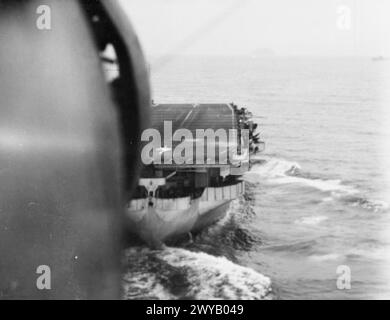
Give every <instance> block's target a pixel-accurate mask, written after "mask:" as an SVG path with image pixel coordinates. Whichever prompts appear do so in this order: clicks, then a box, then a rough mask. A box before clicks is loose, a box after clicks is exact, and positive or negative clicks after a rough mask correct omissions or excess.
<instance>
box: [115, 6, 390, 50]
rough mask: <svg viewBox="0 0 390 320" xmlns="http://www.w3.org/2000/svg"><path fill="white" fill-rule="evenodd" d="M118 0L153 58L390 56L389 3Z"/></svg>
mask: <svg viewBox="0 0 390 320" xmlns="http://www.w3.org/2000/svg"><path fill="white" fill-rule="evenodd" d="M120 1H121V2H122V5H123V7H124V9H125V11H126V12H127V13H128V14H129V16H130V17H131V20H132V23H133V25H134V27H135V29H136V31H137V32H138V35H139V38H140V40H141V43H142V45H143V47H144V49H145V51H146V54H147V56H149V57H156V56H157V57H158V56H164V55H167V54H202V55H220V54H223V55H243V54H244V55H251V54H254V53H255V52H256V51H258V50H259V49H262V48H269V49H272V50H274V51H275V52H276V53H277V54H279V55H297V54H298V55H301V54H303V55H322V56H328V55H366V56H375V55H390V41H389V40H390V1H389V0H344V1H343V0H120ZM349 12H350V14H349ZM260 51H261V50H260Z"/></svg>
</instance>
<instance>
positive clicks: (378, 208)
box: [245, 158, 389, 212]
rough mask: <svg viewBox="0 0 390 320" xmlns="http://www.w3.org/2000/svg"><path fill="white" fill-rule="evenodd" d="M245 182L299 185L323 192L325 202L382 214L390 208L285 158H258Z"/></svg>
mask: <svg viewBox="0 0 390 320" xmlns="http://www.w3.org/2000/svg"><path fill="white" fill-rule="evenodd" d="M245 179H246V180H247V181H248V182H251V183H257V182H259V181H263V182H267V183H271V184H275V185H277V184H280V185H299V186H302V187H306V188H312V189H314V190H318V191H320V192H322V193H324V195H325V196H324V197H323V198H322V201H323V202H331V201H335V200H337V201H341V202H344V203H345V204H347V205H350V206H352V207H360V208H362V209H365V210H368V211H373V212H383V211H386V210H387V209H388V208H389V204H388V203H386V202H385V201H382V200H378V199H370V198H368V197H366V196H365V195H364V192H362V191H361V190H359V188H358V187H356V186H353V185H350V184H348V183H345V182H344V181H342V180H340V179H324V178H323V177H318V176H315V175H313V174H310V173H307V172H305V171H303V169H302V168H301V166H300V164H299V163H297V162H293V161H288V160H285V159H280V158H261V159H260V158H257V159H256V158H255V159H254V160H253V167H252V169H251V171H249V172H248V173H247V174H246V175H245ZM259 179H260V180H259Z"/></svg>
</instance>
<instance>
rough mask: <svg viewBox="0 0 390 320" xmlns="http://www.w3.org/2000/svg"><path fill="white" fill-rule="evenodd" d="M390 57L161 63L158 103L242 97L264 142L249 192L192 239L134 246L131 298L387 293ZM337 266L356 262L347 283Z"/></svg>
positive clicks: (156, 68)
mask: <svg viewBox="0 0 390 320" xmlns="http://www.w3.org/2000/svg"><path fill="white" fill-rule="evenodd" d="M386 64H387V65H386ZM388 64H390V62H387V61H378V62H374V61H372V60H370V59H364V58H355V59H347V58H329V59H325V58H298V57H297V58H277V57H276V58H263V59H253V58H241V57H236V58H228V57H196V58H193V57H185V58H184V57H181V58H179V57H176V58H175V57H172V58H171V59H168V60H166V61H163V62H161V63H158V62H156V63H155V64H153V63H152V65H151V78H152V87H153V96H154V101H155V102H156V103H169V102H185V103H200V102H235V103H237V104H238V105H239V106H245V107H247V108H249V109H250V111H252V112H253V114H254V120H255V121H256V122H257V123H259V125H260V132H261V135H262V138H263V139H264V140H265V142H266V150H265V152H263V153H260V154H258V155H256V156H255V157H254V158H253V159H252V160H253V166H252V168H251V171H250V172H249V173H247V174H246V175H245V177H244V178H245V180H246V181H247V191H246V194H245V196H244V197H243V198H242V199H239V200H236V201H234V202H233V203H232V205H231V208H230V210H229V212H228V214H227V216H226V217H225V218H224V219H223V220H221V221H219V222H218V223H217V224H216V225H213V226H211V227H210V228H208V229H206V230H204V231H203V232H202V233H201V234H199V235H197V236H196V237H195V238H194V240H193V242H190V241H183V242H181V243H178V244H177V246H175V247H167V248H166V249H164V250H160V251H153V250H150V249H148V248H146V247H143V246H140V245H137V246H134V247H129V248H128V249H127V250H126V252H125V258H124V259H125V267H126V271H125V274H124V277H123V278H124V282H123V283H124V295H125V298H129V299H145V298H153V299H365V298H367V299H375V298H390V282H389V275H388V271H387V269H388V268H389V265H390V264H389V261H390V259H389V255H390V241H389V239H390V237H387V234H389V233H390V217H389V213H390V212H389V210H390V208H389V202H390V199H389V197H388V195H389V187H388V183H387V178H388V172H389V171H390V170H389V168H388V167H387V166H386V163H387V161H388V159H389V158H390V155H389V154H388V152H386V151H387V150H386V148H385V145H386V144H385V141H386V138H388V137H389V136H388V131H387V129H388V128H386V121H385V119H386V118H387V114H386V110H387V109H389V105H388V102H389V99H388V97H389V95H388V89H389V88H388V86H389V85H390V77H389V72H387V71H388V69H390V68H389V65H388ZM339 266H347V267H348V268H349V269H350V271H351V288H350V289H349V290H341V289H340V288H338V287H337V277H338V276H339V274H337V270H338V267H339Z"/></svg>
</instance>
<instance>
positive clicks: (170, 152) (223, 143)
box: [141, 121, 249, 165]
mask: <svg viewBox="0 0 390 320" xmlns="http://www.w3.org/2000/svg"><path fill="white" fill-rule="evenodd" d="M194 133H195V134H193V132H192V131H190V130H189V129H185V128H180V129H177V130H176V131H175V132H172V122H171V121H164V127H163V132H162V133H161V132H160V131H159V130H157V129H153V128H150V129H146V130H144V132H143V133H142V136H141V141H143V142H148V143H147V144H146V145H144V146H143V148H142V152H141V159H142V162H143V164H145V165H149V164H152V163H153V164H168V165H169V164H175V165H183V164H187V165H204V164H207V165H226V164H239V163H242V162H248V161H249V130H247V129H241V130H238V129H228V130H227V129H218V130H213V129H196V130H195V132H194Z"/></svg>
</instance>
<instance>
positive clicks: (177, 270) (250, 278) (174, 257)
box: [123, 247, 273, 300]
mask: <svg viewBox="0 0 390 320" xmlns="http://www.w3.org/2000/svg"><path fill="white" fill-rule="evenodd" d="M124 259H125V261H124V263H125V266H126V269H127V270H126V272H125V274H124V276H123V289H124V299H251V300H255V299H272V298H273V293H272V287H271V280H270V279H269V278H268V277H266V276H264V275H262V274H260V273H258V272H256V271H254V270H252V269H250V268H247V267H243V266H240V265H237V264H234V263H233V262H231V261H229V260H228V259H226V258H224V257H214V256H211V255H208V254H206V253H203V252H192V251H188V250H185V249H181V248H165V249H164V250H161V251H155V250H149V249H146V248H141V247H136V248H130V249H127V250H126V252H125V258H124Z"/></svg>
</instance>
